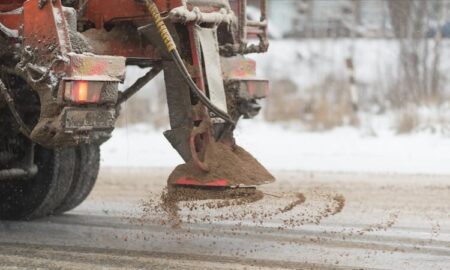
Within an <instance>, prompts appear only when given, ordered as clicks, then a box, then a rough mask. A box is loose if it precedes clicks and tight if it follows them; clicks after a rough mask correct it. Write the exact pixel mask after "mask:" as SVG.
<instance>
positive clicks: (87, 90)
mask: <svg viewBox="0 0 450 270" xmlns="http://www.w3.org/2000/svg"><path fill="white" fill-rule="evenodd" d="M97 86H101V85H97V84H95V83H90V82H88V81H70V82H67V83H66V89H65V91H66V93H65V96H66V100H67V99H69V100H71V101H72V102H75V103H79V104H85V103H97V102H99V100H100V92H101V88H99V87H97Z"/></svg>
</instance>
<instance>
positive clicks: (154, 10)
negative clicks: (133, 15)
mask: <svg viewBox="0 0 450 270" xmlns="http://www.w3.org/2000/svg"><path fill="white" fill-rule="evenodd" d="M144 4H145V5H146V7H147V9H148V11H149V13H150V16H151V17H152V19H153V21H154V23H155V25H156V28H157V29H158V32H159V34H160V35H161V38H162V40H163V42H164V45H165V46H166V49H167V51H168V52H169V54H170V56H171V58H172V60H173V61H174V62H175V64H176V66H177V68H178V70H179V71H180V73H181V75H182V77H183V79H184V80H185V81H186V83H187V84H188V86H189V88H190V89H191V91H192V93H193V94H194V95H195V96H197V97H198V99H199V100H200V102H201V103H203V105H205V106H206V107H207V108H208V109H209V110H210V111H211V112H212V113H214V114H215V115H216V116H218V117H219V118H221V119H223V120H225V122H227V123H228V124H230V125H232V126H235V122H234V121H233V119H232V118H231V117H230V115H228V113H226V112H224V111H223V110H221V109H220V108H218V107H217V106H216V105H214V104H213V103H212V102H211V100H209V98H208V97H207V96H206V95H205V94H204V93H203V91H202V90H200V89H199V88H198V86H197V84H196V83H195V82H194V80H192V78H191V75H190V74H189V71H188V70H187V68H186V66H185V65H184V63H183V59H182V58H181V56H180V53H179V52H178V50H177V47H176V45H175V42H174V41H173V38H172V36H171V35H170V32H169V30H168V29H167V26H166V24H165V23H164V21H163V19H162V17H161V14H160V13H159V10H158V7H157V6H156V4H155V3H154V2H153V0H145V1H144Z"/></svg>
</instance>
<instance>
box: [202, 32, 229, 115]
mask: <svg viewBox="0 0 450 270" xmlns="http://www.w3.org/2000/svg"><path fill="white" fill-rule="evenodd" d="M195 38H196V41H197V42H198V44H199V45H200V46H197V47H198V48H200V50H201V53H199V55H200V56H201V57H202V59H201V60H203V61H202V62H203V63H204V64H205V74H206V81H207V82H208V90H209V99H210V100H211V102H212V103H213V104H214V105H216V106H217V107H218V108H220V109H221V110H222V111H224V112H226V111H227V100H226V96H225V87H224V84H223V77H222V65H221V62H220V53H219V42H218V40H217V29H216V28H202V27H195Z"/></svg>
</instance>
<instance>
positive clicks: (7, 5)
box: [0, 0, 25, 12]
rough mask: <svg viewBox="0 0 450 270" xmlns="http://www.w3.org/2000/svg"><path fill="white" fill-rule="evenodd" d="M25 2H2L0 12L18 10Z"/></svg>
mask: <svg viewBox="0 0 450 270" xmlns="http://www.w3.org/2000/svg"><path fill="white" fill-rule="evenodd" d="M23 2H25V0H2V1H1V2H0V12H5V11H11V10H14V9H16V8H20V7H21V6H22V4H23Z"/></svg>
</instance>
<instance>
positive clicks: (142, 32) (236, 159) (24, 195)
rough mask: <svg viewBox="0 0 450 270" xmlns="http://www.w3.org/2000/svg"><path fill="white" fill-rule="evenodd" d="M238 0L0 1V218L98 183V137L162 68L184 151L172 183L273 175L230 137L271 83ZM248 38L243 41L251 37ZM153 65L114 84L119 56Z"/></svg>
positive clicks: (257, 35)
mask: <svg viewBox="0 0 450 270" xmlns="http://www.w3.org/2000/svg"><path fill="white" fill-rule="evenodd" d="M246 6H247V3H246V1H245V0H230V1H228V0H154V1H150V0H110V1H101V0H66V1H64V0H63V1H61V0H27V1H24V0H8V1H2V3H0V59H1V66H0V68H1V72H0V137H1V142H0V219H33V218H39V217H43V216H46V215H50V214H59V213H63V212H65V211H68V210H71V209H72V208H74V207H76V206H77V205H78V204H80V203H81V202H82V201H83V200H84V199H85V198H86V197H87V195H88V194H89V192H90V191H91V189H92V188H93V186H94V184H95V180H96V178H97V174H98V170H99V161H100V150H99V146H100V145H101V144H102V143H103V142H105V141H106V140H108V139H109V138H110V136H111V133H112V131H113V129H114V127H115V121H116V119H117V117H118V115H119V113H120V105H121V104H123V103H124V102H126V101H127V100H128V99H129V98H131V97H132V96H133V95H134V94H135V93H137V92H138V91H140V90H141V89H143V87H144V86H145V85H146V84H147V83H148V82H149V81H150V80H152V79H153V78H155V76H156V75H158V74H159V73H160V72H163V73H164V78H165V85H166V94H167V103H168V108H169V118H170V126H171V129H170V130H168V131H166V132H165V133H164V135H165V137H166V138H167V139H168V141H169V142H170V143H171V145H172V146H173V147H174V148H175V150H176V151H177V152H178V153H179V154H180V156H181V157H182V158H183V159H184V161H185V162H186V164H183V165H180V166H179V167H177V168H176V169H175V171H174V172H173V173H172V175H171V176H170V177H169V184H170V186H172V187H181V186H182V187H189V188H191V187H196V188H202V187H208V188H211V187H217V188H236V187H240V186H243V185H252V186H253V185H259V184H263V183H268V182H271V181H273V177H272V176H271V175H270V173H269V172H267V170H265V168H264V167H263V166H262V165H261V164H259V162H257V161H256V159H254V158H253V157H252V156H251V155H250V154H249V153H247V152H246V151H245V150H243V149H242V148H240V147H239V146H238V145H236V143H235V140H234V137H233V130H234V128H235V126H236V123H237V121H238V120H239V119H240V118H242V117H243V118H252V117H254V116H255V115H257V114H258V112H259V110H260V106H259V105H258V102H257V101H258V100H259V99H262V98H264V97H265V95H266V94H267V91H268V82H267V81H266V80H261V79H257V78H256V72H255V70H256V67H255V65H256V64H255V62H254V61H252V60H250V59H247V58H245V57H244V55H245V54H248V53H263V52H265V51H267V48H268V43H267V21H266V14H265V10H266V6H265V1H264V0H261V4H260V8H261V11H262V12H261V20H260V21H257V22H256V21H248V20H247V18H246V14H245V13H246ZM251 39H255V40H257V42H256V43H254V44H251V43H250V42H249V41H248V40H251ZM128 65H137V66H139V67H142V68H150V71H149V72H148V73H147V74H146V75H144V76H143V77H142V78H139V79H138V80H137V81H136V82H135V83H134V84H133V85H132V86H131V87H129V88H128V89H125V90H124V91H118V86H119V84H120V83H121V82H123V80H124V78H125V72H126V66H128Z"/></svg>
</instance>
